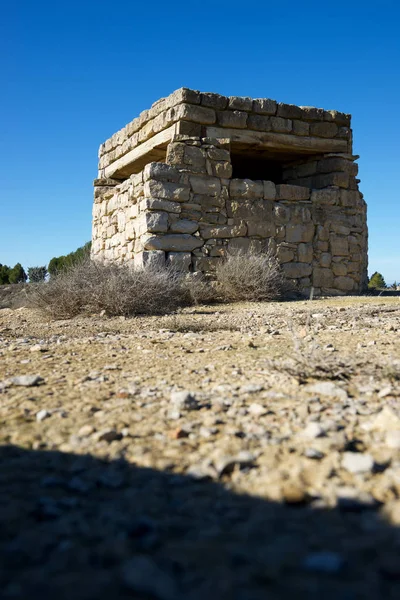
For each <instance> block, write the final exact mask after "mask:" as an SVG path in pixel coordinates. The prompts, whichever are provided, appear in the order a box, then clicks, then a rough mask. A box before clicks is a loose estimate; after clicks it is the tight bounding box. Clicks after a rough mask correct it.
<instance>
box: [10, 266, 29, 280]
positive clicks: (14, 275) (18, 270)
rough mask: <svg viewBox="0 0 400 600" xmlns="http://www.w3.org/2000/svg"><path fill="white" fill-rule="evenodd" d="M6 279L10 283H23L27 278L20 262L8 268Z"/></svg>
mask: <svg viewBox="0 0 400 600" xmlns="http://www.w3.org/2000/svg"><path fill="white" fill-rule="evenodd" d="M8 279H9V282H10V283H24V282H25V281H26V280H27V279H28V278H27V275H26V273H25V271H24V269H23V267H22V265H21V263H17V264H16V265H15V266H14V267H13V268H12V269H10V273H9V276H8Z"/></svg>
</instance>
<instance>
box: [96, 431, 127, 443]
mask: <svg viewBox="0 0 400 600" xmlns="http://www.w3.org/2000/svg"><path fill="white" fill-rule="evenodd" d="M96 437H97V439H98V441H99V442H103V441H104V442H113V441H115V440H120V439H121V438H122V435H121V434H120V433H118V431H116V430H115V429H103V431H99V432H98V433H97V435H96Z"/></svg>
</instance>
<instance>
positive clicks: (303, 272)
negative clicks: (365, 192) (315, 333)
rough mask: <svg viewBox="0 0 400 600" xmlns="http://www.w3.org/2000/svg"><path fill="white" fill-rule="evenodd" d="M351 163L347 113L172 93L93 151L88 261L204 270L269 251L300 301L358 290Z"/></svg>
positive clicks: (361, 239) (362, 254)
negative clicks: (239, 253)
mask: <svg viewBox="0 0 400 600" xmlns="http://www.w3.org/2000/svg"><path fill="white" fill-rule="evenodd" d="M357 158H358V156H354V155H353V154H352V131H351V129H350V115H348V114H344V113H341V112H338V111H335V110H323V109H321V108H313V107H308V106H294V105H291V104H283V103H277V102H275V100H270V99H267V98H256V99H252V98H247V97H237V96H231V97H226V96H221V95H219V94H214V93H201V92H198V91H194V90H190V89H186V88H181V89H179V90H177V91H176V92H174V93H173V94H171V95H170V96H168V97H167V98H162V99H161V100H158V101H157V102H156V103H155V104H153V106H152V107H151V108H150V109H149V110H145V111H143V112H142V113H141V114H140V116H139V117H138V118H136V119H134V120H133V121H132V122H131V123H129V124H128V125H126V127H124V128H123V129H121V130H120V131H118V132H117V133H115V134H114V135H113V136H112V137H111V138H110V139H108V140H107V141H106V142H105V143H104V144H102V145H101V146H100V150H99V173H98V178H97V179H96V180H95V182H94V206H93V234H92V257H93V258H94V259H96V260H104V261H115V262H131V261H132V262H133V264H134V265H137V266H142V265H144V264H146V263H148V262H152V261H156V262H157V263H160V264H164V263H166V264H170V265H174V266H176V267H177V268H179V269H182V270H187V271H202V272H203V273H212V272H213V270H214V269H215V267H216V264H217V262H218V261H219V260H221V258H222V257H224V256H225V255H226V254H227V253H228V252H229V251H232V250H236V249H240V250H243V251H248V250H256V251H258V250H264V249H266V248H267V247H268V248H272V249H273V250H274V251H275V252H276V254H277V256H278V258H279V260H280V262H281V264H282V268H283V270H284V272H285V274H286V276H287V277H288V278H290V279H293V280H295V281H296V283H297V285H298V288H299V290H301V291H303V292H305V293H308V292H309V290H310V288H311V287H314V291H315V294H345V293H357V292H361V291H362V290H363V289H364V288H365V286H366V283H367V237H368V234H367V224H366V204H365V201H364V199H363V196H362V194H361V193H360V192H359V190H358V183H359V180H358V179H357V178H356V177H357V172H358V167H357V164H356V163H355V160H356V159H357Z"/></svg>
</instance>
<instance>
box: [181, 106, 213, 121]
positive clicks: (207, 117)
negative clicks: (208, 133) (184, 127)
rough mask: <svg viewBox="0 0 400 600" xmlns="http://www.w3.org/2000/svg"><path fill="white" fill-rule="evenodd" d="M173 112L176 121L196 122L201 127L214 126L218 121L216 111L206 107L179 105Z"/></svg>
mask: <svg viewBox="0 0 400 600" xmlns="http://www.w3.org/2000/svg"><path fill="white" fill-rule="evenodd" d="M173 110H174V121H179V120H182V121H194V122H195V123H200V124H201V125H212V124H213V123H215V120H216V115H215V110H213V109H212V108H206V107H204V106H195V105H193V104H179V105H178V106H176V107H175V108H174V109H173Z"/></svg>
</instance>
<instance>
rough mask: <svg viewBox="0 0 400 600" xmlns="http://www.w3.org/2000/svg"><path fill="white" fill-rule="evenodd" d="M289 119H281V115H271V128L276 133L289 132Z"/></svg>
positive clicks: (290, 123) (290, 122)
mask: <svg viewBox="0 0 400 600" xmlns="http://www.w3.org/2000/svg"><path fill="white" fill-rule="evenodd" d="M292 125H293V124H292V121H291V119H283V118H282V117H271V128H272V131H275V132H276V133H290V132H291V131H292Z"/></svg>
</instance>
